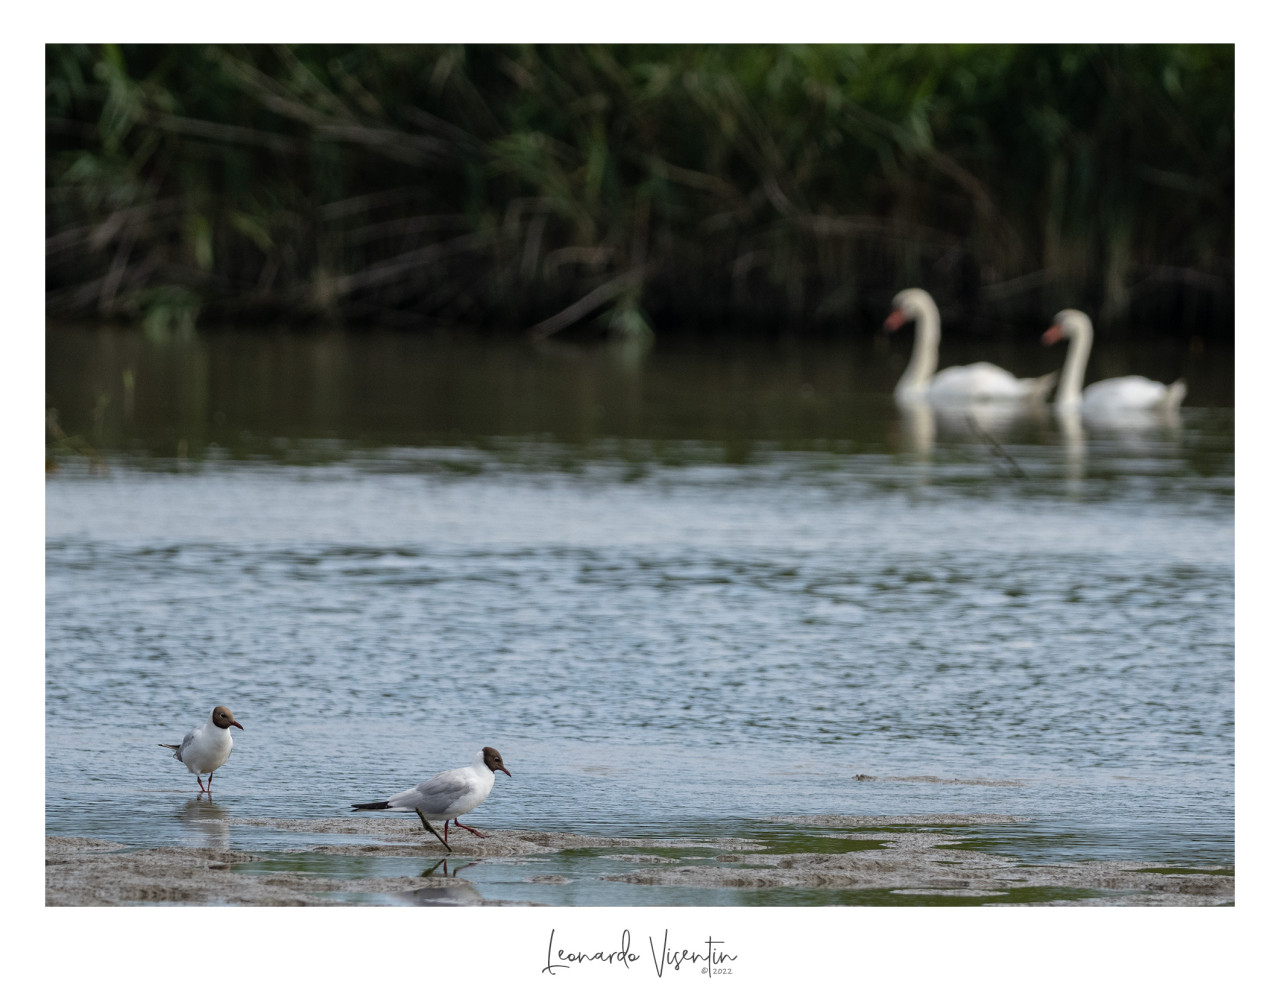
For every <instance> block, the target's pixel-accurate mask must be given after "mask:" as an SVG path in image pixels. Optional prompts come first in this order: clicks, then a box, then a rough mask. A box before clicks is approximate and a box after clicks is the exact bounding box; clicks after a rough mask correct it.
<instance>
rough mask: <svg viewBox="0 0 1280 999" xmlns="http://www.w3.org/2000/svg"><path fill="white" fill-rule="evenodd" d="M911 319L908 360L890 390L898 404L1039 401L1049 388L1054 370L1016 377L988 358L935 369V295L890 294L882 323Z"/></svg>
mask: <svg viewBox="0 0 1280 999" xmlns="http://www.w3.org/2000/svg"><path fill="white" fill-rule="evenodd" d="M912 321H914V322H915V324H916V335H915V343H914V346H913V347H912V351H911V360H910V361H909V362H908V363H907V369H906V371H904V372H903V374H902V378H901V379H899V381H898V385H897V387H896V388H895V389H894V390H893V397H894V398H895V399H896V400H897V401H898V403H899V404H900V405H910V404H911V403H916V402H927V403H929V404H930V405H933V406H938V407H948V408H949V407H955V406H966V405H969V404H972V403H978V402H1007V403H1031V402H1042V401H1044V399H1045V398H1046V397H1047V396H1048V394H1049V392H1050V390H1051V389H1052V388H1053V382H1054V380H1055V379H1056V375H1046V376H1044V377H1041V378H1018V377H1015V376H1014V375H1011V374H1010V373H1009V372H1007V371H1005V370H1004V369H1003V368H999V367H996V366H995V365H994V364H990V363H988V362H986V361H978V362H976V363H974V364H964V365H958V366H956V367H952V368H944V369H943V370H942V371H938V341H939V340H940V339H941V337H942V321H941V319H940V318H939V316H938V306H937V305H936V304H935V303H934V301H933V297H932V296H931V295H930V294H929V293H928V292H927V291H924V290H923V289H921V288H907V289H906V290H905V291H900V292H899V293H898V294H897V295H895V296H894V299H893V311H892V312H891V313H890V314H889V318H888V319H886V320H885V327H886V328H887V329H889V330H896V329H898V328H899V327H901V326H902V325H903V324H904V323H907V322H912Z"/></svg>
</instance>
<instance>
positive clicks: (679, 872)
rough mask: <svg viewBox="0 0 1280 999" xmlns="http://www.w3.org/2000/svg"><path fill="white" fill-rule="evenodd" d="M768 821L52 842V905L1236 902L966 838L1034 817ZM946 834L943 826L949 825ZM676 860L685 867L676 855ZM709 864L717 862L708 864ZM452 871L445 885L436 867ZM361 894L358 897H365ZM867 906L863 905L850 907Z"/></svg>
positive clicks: (1121, 868)
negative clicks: (278, 863) (442, 834)
mask: <svg viewBox="0 0 1280 999" xmlns="http://www.w3.org/2000/svg"><path fill="white" fill-rule="evenodd" d="M768 821H770V822H775V823H778V824H779V825H780V826H782V825H786V826H790V827H792V828H793V829H794V831H795V833H796V835H795V836H794V837H792V838H791V839H785V838H784V839H782V840H779V841H777V842H774V843H765V842H764V841H763V840H760V839H752V838H749V837H724V838H708V839H696V838H671V839H640V838H625V837H608V836H587V835H580V834H575V833H553V832H534V831H529V830H490V831H487V832H486V834H485V838H484V839H473V838H467V839H464V840H461V841H459V842H457V843H455V844H450V845H451V846H454V851H453V853H451V854H446V853H445V851H444V850H443V849H442V848H441V847H440V845H439V844H432V843H426V842H424V841H423V838H422V835H421V829H420V828H416V827H414V826H410V825H409V824H408V823H406V822H401V821H395V820H389V819H385V818H370V817H364V816H362V817H359V818H335V819H318V820H314V819H313V820H305V819H265V818H252V819H239V820H233V824H237V825H253V826H265V827H270V828H281V829H287V830H290V831H294V832H299V833H311V834H320V835H329V836H332V835H343V836H350V837H352V839H351V841H350V842H339V843H332V842H330V843H324V844H317V845H315V846H310V847H304V848H297V849H290V850H285V851H241V850H233V849H220V848H217V847H182V846H171V847H152V848H143V849H136V848H132V847H130V846H129V845H127V844H123V843H117V842H113V841H109V840H100V839H89V838H85V837H75V836H51V835H46V837H45V863H46V868H45V904H46V905H47V906H97V905H104V906H109V905H148V904H161V905H162V904H179V905H233V906H234V905H249V906H277V905H298V906H333V905H348V906H349V905H394V904H425V905H468V906H470V905H556V904H558V903H556V902H534V901H528V900H514V899H500V898H488V897H485V896H484V895H482V894H481V892H480V891H479V890H478V889H477V888H476V886H475V885H474V884H472V882H470V881H469V880H468V879H466V878H465V877H460V876H458V874H454V875H453V876H449V874H448V871H449V861H457V862H459V863H460V865H461V866H455V871H458V872H460V871H461V870H465V868H466V867H467V866H471V865H472V864H474V863H476V862H478V861H481V860H483V859H485V858H503V859H504V862H505V863H508V864H510V863H517V864H518V863H520V862H521V858H528V862H529V866H530V868H531V872H530V874H529V876H527V877H526V878H525V879H524V880H525V881H526V882H529V883H534V884H543V885H548V886H556V885H563V884H569V883H571V882H572V881H574V880H575V877H572V876H565V875H562V874H548V873H535V872H534V871H533V865H534V864H535V863H537V862H539V861H542V860H545V859H546V858H547V856H548V855H556V854H563V853H564V852H565V851H575V854H574V856H575V857H577V856H579V852H582V851H586V852H588V853H589V854H590V855H591V857H592V859H593V860H598V861H602V862H603V861H607V862H608V864H607V866H608V867H610V868H616V870H609V871H607V872H605V873H601V872H600V871H598V870H594V869H593V870H591V871H590V872H584V873H583V874H582V875H581V878H583V879H585V878H591V879H598V880H601V881H605V882H615V883H625V884H631V885H645V886H651V887H654V888H658V889H661V888H663V887H670V888H677V887H678V888H682V889H690V888H692V889H698V888H707V889H733V890H741V891H744V892H752V891H756V890H770V889H802V890H805V891H806V892H808V893H812V892H820V893H829V894H830V897H831V901H829V902H823V901H821V900H818V901H813V900H812V896H811V895H810V896H808V898H809V899H810V900H809V901H808V904H815V905H851V904H866V905H909V904H934V905H936V904H944V905H945V904H975V903H981V904H994V905H1018V906H1026V905H1055V906H1056V905H1088V906H1132V905H1140V906H1168V905H1180V906H1182V905H1195V906H1203V905H1234V904H1235V871H1234V867H1225V866H1206V865H1187V866H1186V867H1169V866H1168V865H1153V864H1144V863H1141V862H1134V861H1083V862H1078V863H1061V864H1035V865H1033V864H1028V863H1025V862H1024V861H1022V860H1020V859H1018V858H1016V857H1011V856H1005V855H1000V854H994V853H985V852H982V851H981V850H978V849H974V848H972V846H970V845H967V844H966V842H965V834H966V827H978V826H983V827H986V826H991V825H999V824H1005V823H1016V822H1018V821H1020V820H1019V819H1018V818H1017V817H1015V816H1001V815H987V814H983V815H971V816H964V815H928V816H921V815H916V816H837V815H818V816H786V817H774V818H770V819H769V820H768ZM938 827H941V828H938ZM662 852H665V853H668V854H670V853H675V854H679V856H663V855H661V853H662ZM709 853H710V854H711V855H710V856H708V855H707V854H709ZM280 856H286V857H289V856H304V857H312V858H314V857H320V856H329V857H350V858H374V859H377V858H410V859H415V860H426V861H428V862H430V864H432V865H433V866H431V867H429V868H428V869H427V870H425V871H423V873H422V874H421V875H419V876H416V877H415V876H403V875H401V876H393V877H370V876H346V875H343V874H341V873H339V874H337V875H332V874H325V875H319V874H315V873H297V872H293V871H271V870H267V871H253V870H250V869H247V868H248V867H249V865H253V864H256V863H260V862H263V861H267V860H268V859H270V858H273V857H275V858H278V857H280ZM441 870H442V871H443V873H442V874H438V873H437V872H438V871H441ZM352 896H355V899H353V898H352ZM851 898H852V899H853V901H850V899H851Z"/></svg>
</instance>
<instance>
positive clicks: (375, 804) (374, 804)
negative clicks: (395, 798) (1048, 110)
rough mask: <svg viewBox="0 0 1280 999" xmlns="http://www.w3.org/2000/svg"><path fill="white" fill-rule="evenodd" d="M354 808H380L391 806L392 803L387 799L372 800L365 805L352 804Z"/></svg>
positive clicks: (371, 809)
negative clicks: (386, 800)
mask: <svg viewBox="0 0 1280 999" xmlns="http://www.w3.org/2000/svg"><path fill="white" fill-rule="evenodd" d="M351 807H352V808H365V809H368V810H370V811H373V810H374V809H378V808H389V807H390V805H389V804H388V803H387V802H385V801H370V802H367V803H366V804H363V805H352V806H351Z"/></svg>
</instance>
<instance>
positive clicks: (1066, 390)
mask: <svg viewBox="0 0 1280 999" xmlns="http://www.w3.org/2000/svg"><path fill="white" fill-rule="evenodd" d="M1070 339H1071V342H1070V343H1068V344H1067V359H1066V361H1065V362H1064V363H1063V365H1062V380H1061V381H1060V382H1058V394H1057V396H1056V397H1055V398H1054V405H1055V406H1056V407H1057V408H1058V409H1070V408H1074V407H1075V406H1079V405H1080V390H1081V389H1083V388H1084V369H1085V366H1086V365H1087V364H1088V363H1089V348H1090V347H1092V346H1093V330H1092V329H1091V328H1090V327H1089V324H1088V323H1075V324H1073V325H1072V327H1071V338H1070Z"/></svg>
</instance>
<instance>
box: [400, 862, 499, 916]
mask: <svg viewBox="0 0 1280 999" xmlns="http://www.w3.org/2000/svg"><path fill="white" fill-rule="evenodd" d="M478 863H479V861H477V860H473V861H471V862H470V863H467V864H463V865H462V866H461V867H455V868H454V869H453V873H452V874H450V873H449V858H448V857H442V858H440V859H439V860H438V861H436V862H435V863H434V864H432V865H431V866H430V867H429V868H427V869H426V870H425V871H423V872H422V874H421V875H419V877H424V878H450V879H457V882H458V883H457V884H453V885H428V886H427V887H424V888H415V889H414V890H413V891H407V892H401V893H400V894H399V895H398V896H397V897H399V898H402V899H404V900H406V901H408V902H411V903H412V904H413V905H474V904H476V903H477V902H483V901H484V896H483V895H481V894H480V891H479V889H477V888H476V886H475V885H473V884H472V883H471V882H470V881H464V880H463V879H462V878H459V877H458V874H459V873H461V872H462V871H465V870H466V869H467V868H468V867H475V865H476V864H478Z"/></svg>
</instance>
